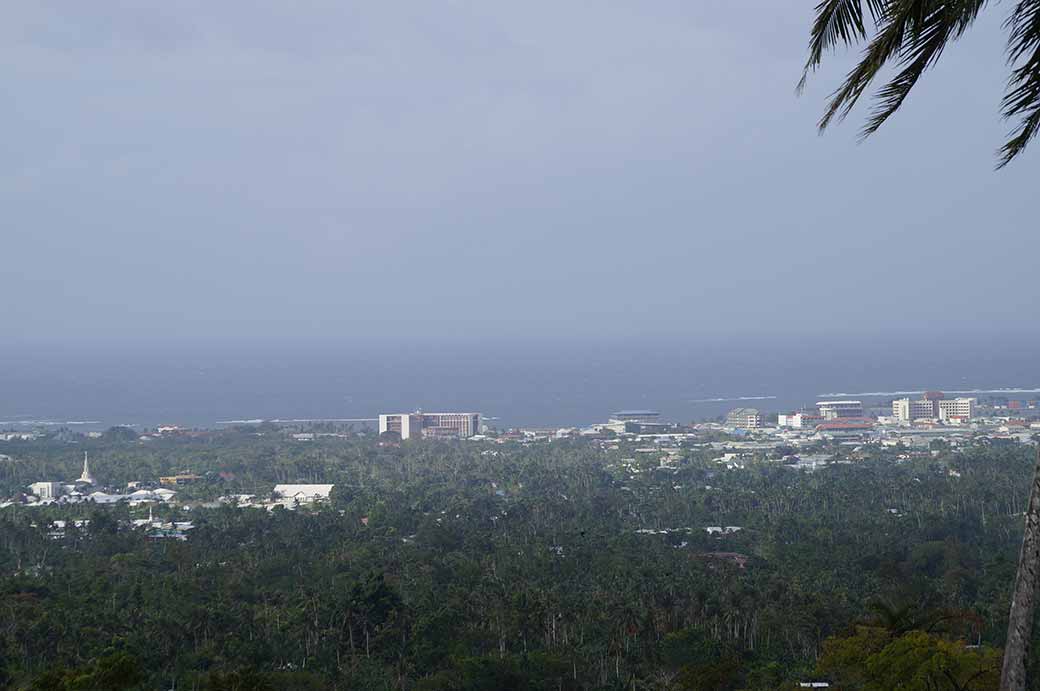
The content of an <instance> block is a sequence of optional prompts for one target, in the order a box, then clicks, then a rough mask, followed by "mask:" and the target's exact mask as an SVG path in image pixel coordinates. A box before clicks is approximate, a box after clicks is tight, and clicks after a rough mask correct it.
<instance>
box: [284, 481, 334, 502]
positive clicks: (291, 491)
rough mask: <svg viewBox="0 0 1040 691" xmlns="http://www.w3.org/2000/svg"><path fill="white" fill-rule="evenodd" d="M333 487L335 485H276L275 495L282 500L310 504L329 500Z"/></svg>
mask: <svg viewBox="0 0 1040 691" xmlns="http://www.w3.org/2000/svg"><path fill="white" fill-rule="evenodd" d="M333 487H335V485H275V486H274V495H275V497H277V498H279V499H282V500H289V501H295V502H299V503H300V504H310V503H313V502H316V501H324V500H327V499H328V498H329V495H330V494H332V488H333Z"/></svg>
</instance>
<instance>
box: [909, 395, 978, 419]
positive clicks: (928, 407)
mask: <svg viewBox="0 0 1040 691" xmlns="http://www.w3.org/2000/svg"><path fill="white" fill-rule="evenodd" d="M892 415H893V417H895V418H896V419H898V420H899V421H900V422H913V421H914V420H943V421H946V422H950V421H958V422H963V421H967V420H971V419H972V418H973V417H974V416H975V399H974V398H945V397H943V395H942V393H941V392H938V391H929V392H928V393H926V394H925V396H924V398H920V399H917V400H914V399H911V398H897V399H896V400H894V401H892Z"/></svg>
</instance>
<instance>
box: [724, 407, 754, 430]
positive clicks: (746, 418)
mask: <svg viewBox="0 0 1040 691" xmlns="http://www.w3.org/2000/svg"><path fill="white" fill-rule="evenodd" d="M726 426H727V427H736V428H737V429H758V428H759V427H761V426H762V413H760V412H758V410H757V409H755V408H735V409H733V410H731V411H729V414H728V415H726Z"/></svg>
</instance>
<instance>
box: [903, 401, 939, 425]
mask: <svg viewBox="0 0 1040 691" xmlns="http://www.w3.org/2000/svg"><path fill="white" fill-rule="evenodd" d="M939 403H941V401H938V400H935V399H932V400H928V399H925V398H922V399H917V400H915V399H912V398H897V399H896V400H894V401H892V417H894V418H896V419H897V420H899V421H900V422H912V421H914V420H925V419H934V418H938V417H939Z"/></svg>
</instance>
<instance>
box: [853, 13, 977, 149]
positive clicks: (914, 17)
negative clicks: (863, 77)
mask: <svg viewBox="0 0 1040 691" xmlns="http://www.w3.org/2000/svg"><path fill="white" fill-rule="evenodd" d="M985 4H986V0H952V1H947V2H930V3H928V2H925V3H918V6H917V7H912V8H911V7H908V8H907V9H908V10H910V11H909V12H908V14H907V15H905V21H906V22H907V28H906V30H905V32H904V35H905V36H906V39H905V42H904V44H903V46H902V48H901V50H900V64H901V65H902V69H901V70H900V71H899V73H898V74H896V76H895V77H894V78H893V79H892V80H891V81H890V82H888V84H886V85H885V86H884V87H882V88H881V89H880V90H879V91H878V93H877V101H878V104H877V106H876V107H875V109H874V111H873V113H872V114H871V116H870V118H869V119H868V120H867V124H866V125H865V126H864V128H863V130H862V132H861V135H862V136H863V137H867V136H869V135H871V134H873V133H874V132H876V131H877V130H878V128H880V127H881V125H883V124H884V123H885V121H886V120H888V118H889V117H890V116H891V115H892V114H893V113H894V112H896V111H897V110H899V107H900V106H901V105H903V101H905V100H906V97H907V96H908V95H909V94H910V90H911V89H913V88H914V86H915V85H916V84H917V81H918V80H919V79H920V78H921V75H922V74H924V72H925V70H927V69H928V68H929V67H931V66H932V65H934V64H935V62H936V61H937V60H938V59H939V57H940V56H941V55H942V52H943V49H944V48H946V46H947V45H948V44H949V43H950V41H953V40H955V39H957V38H960V36H961V35H962V34H963V33H964V32H965V31H966V30H967V29H968V27H969V26H971V24H972V22H974V21H975V19H976V18H977V17H978V15H979V12H980V11H981V10H982V8H983V6H984V5H985ZM928 5H931V7H929V6H928Z"/></svg>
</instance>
